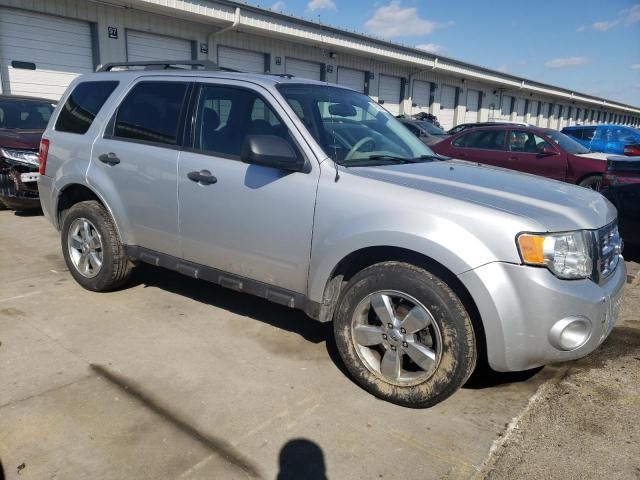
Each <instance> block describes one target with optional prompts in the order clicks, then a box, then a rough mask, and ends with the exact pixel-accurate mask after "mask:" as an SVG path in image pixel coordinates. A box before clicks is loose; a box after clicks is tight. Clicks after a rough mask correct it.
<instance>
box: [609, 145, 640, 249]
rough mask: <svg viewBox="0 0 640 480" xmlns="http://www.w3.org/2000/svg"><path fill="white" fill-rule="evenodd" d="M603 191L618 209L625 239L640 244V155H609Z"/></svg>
mask: <svg viewBox="0 0 640 480" xmlns="http://www.w3.org/2000/svg"><path fill="white" fill-rule="evenodd" d="M601 193H602V194H603V195H604V196H605V197H607V198H608V199H609V200H610V201H611V203H613V204H614V205H615V206H616V208H617V209H618V219H619V220H618V221H619V229H620V235H621V236H622V238H623V240H624V241H625V242H626V243H629V244H632V245H640V156H639V157H625V156H616V157H609V160H608V161H607V170H606V171H605V173H604V176H603V179H602V192H601Z"/></svg>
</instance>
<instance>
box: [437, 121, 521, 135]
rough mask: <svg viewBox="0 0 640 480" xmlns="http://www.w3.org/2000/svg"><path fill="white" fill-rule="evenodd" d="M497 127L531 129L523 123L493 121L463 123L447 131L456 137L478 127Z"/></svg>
mask: <svg viewBox="0 0 640 480" xmlns="http://www.w3.org/2000/svg"><path fill="white" fill-rule="evenodd" d="M497 125H517V126H520V127H531V126H532V125H529V124H528V123H523V122H511V121H509V120H491V121H488V122H473V123H461V124H460V125H456V126H455V127H453V128H452V129H450V130H447V134H448V135H455V134H456V133H460V132H463V131H465V130H469V129H470V128H478V127H493V126H497Z"/></svg>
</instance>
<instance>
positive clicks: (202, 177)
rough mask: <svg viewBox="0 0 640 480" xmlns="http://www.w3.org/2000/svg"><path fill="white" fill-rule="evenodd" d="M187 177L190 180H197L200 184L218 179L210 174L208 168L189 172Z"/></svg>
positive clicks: (207, 183) (206, 183)
mask: <svg viewBox="0 0 640 480" xmlns="http://www.w3.org/2000/svg"><path fill="white" fill-rule="evenodd" d="M187 177H188V178H189V180H191V181H192V182H197V183H199V184H200V185H213V184H214V183H216V182H217V181H218V179H217V178H216V177H214V176H213V175H211V172H210V171H209V170H200V171H199V172H189V173H187Z"/></svg>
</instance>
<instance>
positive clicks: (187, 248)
mask: <svg viewBox="0 0 640 480" xmlns="http://www.w3.org/2000/svg"><path fill="white" fill-rule="evenodd" d="M233 83H234V84H233V85H230V82H229V81H226V82H225V84H224V85H223V84H219V83H216V82H215V80H211V81H207V82H202V83H200V84H199V89H198V91H197V94H196V95H197V97H196V108H195V113H194V116H195V119H194V122H193V129H192V135H191V136H192V139H191V143H190V144H191V146H192V148H191V149H190V150H189V151H183V152H181V153H180V158H179V161H178V199H179V205H180V206H179V212H180V213H179V214H180V233H181V242H182V252H183V258H184V259H186V260H189V261H192V262H195V263H197V264H201V265H206V266H210V267H214V268H217V269H219V270H222V271H225V272H229V273H233V274H236V275H240V276H243V277H247V278H250V279H253V280H258V281H260V282H264V283H267V284H271V285H276V286H278V287H281V288H285V289H288V290H290V291H294V292H298V293H305V292H306V287H307V276H308V267H309V256H310V251H311V235H312V229H313V215H314V207H315V198H316V187H317V183H318V178H319V165H318V164H317V163H316V161H315V159H314V158H313V157H312V153H311V151H310V150H309V149H308V147H306V146H304V141H303V139H302V137H301V136H300V133H299V132H298V131H297V130H295V127H294V126H293V125H292V123H291V122H290V119H289V118H288V116H287V113H286V112H285V111H284V110H283V108H282V107H281V106H280V105H279V104H278V103H277V101H276V100H275V98H274V97H273V96H272V95H271V94H270V93H269V92H268V91H266V90H263V89H261V88H260V87H253V86H251V85H252V84H249V83H245V82H241V81H238V82H233ZM247 135H276V136H280V137H283V138H285V139H287V140H288V141H289V142H291V144H292V145H293V146H294V149H295V150H296V151H297V152H298V153H299V154H300V155H304V156H305V157H306V158H307V159H308V160H309V163H310V164H311V169H310V172H309V173H300V172H295V173H291V172H286V171H283V170H279V169H276V168H270V167H263V166H258V165H248V164H245V163H243V162H241V161H240V151H241V148H242V145H243V142H244V140H245V138H246V137H247ZM197 174H201V176H200V177H198V176H197ZM202 176H204V177H206V178H205V180H204V181H198V178H202Z"/></svg>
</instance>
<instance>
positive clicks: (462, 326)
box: [334, 262, 477, 408]
mask: <svg viewBox="0 0 640 480" xmlns="http://www.w3.org/2000/svg"><path fill="white" fill-rule="evenodd" d="M334 332H335V336H336V344H337V346H338V350H339V352H340V355H341V357H342V359H343V361H344V363H345V365H346V367H347V369H348V370H349V372H350V373H351V374H352V375H353V377H354V379H355V380H356V381H357V382H358V383H359V384H360V385H361V386H362V387H364V388H365V389H366V390H367V391H369V392H370V393H372V394H374V395H376V396H377V397H380V398H382V399H384V400H388V401H390V402H392V403H396V404H399V405H403V406H407V407H413V408H424V407H430V406H433V405H435V404H437V403H439V402H441V401H443V400H445V399H446V398H448V397H449V396H450V395H452V394H453V393H454V392H455V391H456V390H458V388H460V387H461V386H462V385H463V384H464V383H465V382H466V380H467V379H468V378H469V376H470V375H471V373H472V372H473V369H474V367H475V363H476V357H477V352H476V344H475V335H474V332H473V326H472V323H471V319H470V317H469V315H468V313H467V311H466V310H465V308H464V305H463V304H462V302H461V301H460V299H459V298H458V296H457V295H456V294H455V293H454V292H453V290H452V289H451V288H450V287H449V286H448V285H447V284H446V283H445V282H443V281H442V280H441V279H440V278H438V277H437V276H435V275H433V274H432V273H430V272H428V271H427V270H424V269H422V268H419V267H416V266H413V265H410V264H407V263H402V262H384V263H379V264H376V265H373V266H371V267H368V268H366V269H364V270H363V271H361V272H360V273H358V274H356V275H355V276H354V277H353V278H352V279H351V281H350V282H349V283H348V285H347V286H346V287H345V290H344V292H343V293H342V296H341V298H340V300H339V303H338V308H337V311H336V314H335V317H334Z"/></svg>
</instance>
